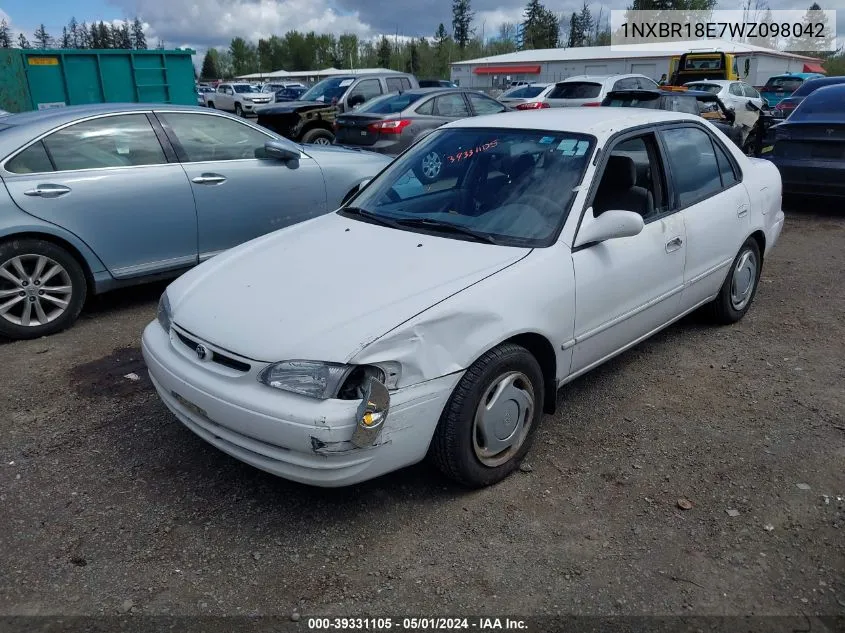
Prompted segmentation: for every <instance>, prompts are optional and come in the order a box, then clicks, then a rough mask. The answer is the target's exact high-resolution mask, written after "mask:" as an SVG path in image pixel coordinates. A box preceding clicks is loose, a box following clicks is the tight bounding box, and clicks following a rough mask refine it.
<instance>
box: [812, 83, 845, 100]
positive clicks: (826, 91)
mask: <svg viewBox="0 0 845 633" xmlns="http://www.w3.org/2000/svg"><path fill="white" fill-rule="evenodd" d="M837 93H842V94H845V84H833V85H832V86H822V87H821V88H819V89H818V90H813V92H811V93H810V94H808V95H807V97H806V98H807V99H815V98H817V97H818V95H820V94H821V95H832V94H837Z"/></svg>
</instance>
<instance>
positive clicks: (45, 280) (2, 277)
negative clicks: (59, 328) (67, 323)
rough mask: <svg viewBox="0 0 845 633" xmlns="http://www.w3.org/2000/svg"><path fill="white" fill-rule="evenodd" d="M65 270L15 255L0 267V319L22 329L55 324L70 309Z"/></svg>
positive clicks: (39, 258)
mask: <svg viewBox="0 0 845 633" xmlns="http://www.w3.org/2000/svg"><path fill="white" fill-rule="evenodd" d="M72 294H73V287H72V284H71V280H70V275H69V274H68V272H67V271H66V270H65V269H64V267H63V266H62V265H61V264H59V263H58V262H56V261H55V260H53V259H50V258H49V257H46V256H44V255H17V256H15V257H12V258H11V259H9V260H7V261H5V262H4V263H3V264H2V265H0V317H2V318H3V319H5V320H6V321H8V322H9V323H13V324H14V325H20V326H23V327H37V326H39V325H46V324H47V323H50V322H51V321H55V320H56V319H57V318H59V317H60V316H61V315H62V314H64V312H65V310H67V308H68V305H70V299H71V295H72Z"/></svg>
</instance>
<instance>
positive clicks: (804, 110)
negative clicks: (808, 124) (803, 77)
mask: <svg viewBox="0 0 845 633" xmlns="http://www.w3.org/2000/svg"><path fill="white" fill-rule="evenodd" d="M831 115H832V116H831ZM789 120H790V121H830V120H835V121H842V122H843V123H845V87H841V88H823V89H821V90H816V91H815V92H814V93H813V94H811V95H810V96H809V97H806V98H805V99H804V100H803V101H801V103H800V104H799V105H798V107H797V108H795V110H794V111H793V112H792V114H790V115H789Z"/></svg>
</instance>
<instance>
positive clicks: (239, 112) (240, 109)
mask: <svg viewBox="0 0 845 633" xmlns="http://www.w3.org/2000/svg"><path fill="white" fill-rule="evenodd" d="M243 115H244V109H243V106H241V104H240V103H236V104H235V116H243Z"/></svg>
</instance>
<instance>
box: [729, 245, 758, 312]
mask: <svg viewBox="0 0 845 633" xmlns="http://www.w3.org/2000/svg"><path fill="white" fill-rule="evenodd" d="M756 281H757V258H756V257H755V256H754V252H753V251H750V250H747V251H744V252H743V253H742V255H741V256H740V257H739V259H738V260H737V262H736V266H734V270H733V275H732V277H731V305H732V306H733V308H734V310H742V309H743V308H744V307H745V306H746V305H748V302H749V301H751V293H752V292H753V291H754V284H755V283H756Z"/></svg>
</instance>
